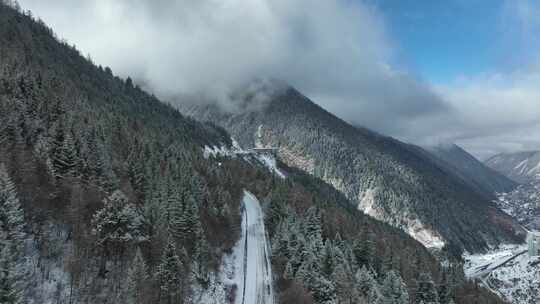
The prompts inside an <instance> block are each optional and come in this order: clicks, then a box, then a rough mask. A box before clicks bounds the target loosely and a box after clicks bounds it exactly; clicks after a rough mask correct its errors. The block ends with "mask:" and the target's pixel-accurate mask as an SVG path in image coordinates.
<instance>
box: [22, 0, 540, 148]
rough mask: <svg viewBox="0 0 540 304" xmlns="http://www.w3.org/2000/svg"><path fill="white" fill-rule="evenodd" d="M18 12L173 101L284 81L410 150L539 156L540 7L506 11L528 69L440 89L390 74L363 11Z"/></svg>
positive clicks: (504, 40) (356, 6) (307, 7)
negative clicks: (447, 144)
mask: <svg viewBox="0 0 540 304" xmlns="http://www.w3.org/2000/svg"><path fill="white" fill-rule="evenodd" d="M20 2H21V5H22V6H23V7H24V8H26V9H31V10H32V11H33V12H34V14H35V15H37V16H40V17H42V18H43V19H44V21H45V22H46V23H48V24H49V25H51V26H52V28H53V29H54V30H55V31H56V32H57V33H58V35H59V36H61V37H65V38H67V39H68V40H69V41H70V42H72V43H75V44H76V45H77V46H78V48H79V49H81V50H82V52H83V53H90V54H91V56H92V58H93V59H94V61H95V62H97V63H98V64H102V65H107V66H110V67H111V68H112V69H113V71H114V72H115V73H119V74H120V75H123V76H127V75H130V76H132V77H133V78H135V79H136V80H139V81H141V82H144V83H145V84H147V85H148V86H149V87H150V89H151V90H152V91H154V92H155V93H156V94H158V95H160V96H162V97H165V98H170V99H171V98H173V97H178V96H192V95H193V94H201V93H204V94H205V95H207V96H210V97H217V98H219V99H222V100H226V99H227V98H226V96H228V95H229V94H230V92H231V89H232V88H235V87H237V86H239V85H244V84H245V83H246V82H249V81H251V80H253V79H254V78H258V77H269V78H277V79H281V80H283V81H285V82H287V83H290V84H292V85H294V86H295V87H296V88H298V89H299V90H300V91H301V92H303V93H305V94H306V95H307V96H309V97H311V98H312V99H313V100H314V101H316V102H317V103H319V104H320V105H322V106H323V107H325V108H326V109H328V110H329V111H331V112H333V113H335V114H337V115H338V116H340V117H342V118H344V119H345V120H348V121H349V122H352V123H354V124H357V125H362V126H367V127H370V128H372V129H375V130H376V131H379V132H382V133H385V134H388V135H392V136H396V137H398V138H400V139H403V140H408V141H412V142H415V143H420V144H426V143H433V142H437V141H456V142H457V143H459V144H462V145H464V146H465V148H469V150H471V151H472V152H474V153H475V154H476V155H479V156H486V155H488V154H492V153H494V152H498V151H509V150H519V149H529V148H540V145H539V144H538V143H539V142H540V141H539V140H538V139H537V138H536V135H535V134H540V127H539V125H540V119H539V118H540V107H539V106H538V103H539V102H540V98H539V97H540V89H538V88H537V87H540V86H538V83H540V82H539V80H540V65H531V64H530V61H531V59H532V58H535V57H536V56H537V55H538V54H537V52H538V50H539V49H540V38H539V37H540V35H539V33H540V30H539V29H540V21H539V20H540V9H539V7H540V6H538V5H536V4H534V3H533V2H531V1H526V0H520V1H507V2H506V4H505V5H504V10H503V14H502V18H501V29H502V30H501V44H503V45H506V46H516V50H515V51H514V50H512V49H510V50H509V52H508V53H509V54H514V55H513V57H515V58H517V60H510V61H512V62H514V63H519V64H522V65H523V64H526V65H525V66H527V68H520V69H518V70H514V71H513V72H506V71H503V70H501V72H498V73H491V74H487V75H483V76H474V75H473V76H471V75H469V76H464V77H463V79H462V80H460V81H456V82H455V83H453V84H451V85H447V86H445V87H436V88H434V87H432V86H431V85H430V84H428V83H424V82H422V81H420V80H418V79H416V78H415V77H414V75H412V74H411V73H408V72H407V71H403V70H400V68H399V67H395V66H393V65H392V62H393V56H394V54H393V51H394V46H393V45H392V39H391V38H390V37H388V35H387V33H386V31H385V24H384V22H383V20H382V18H381V16H380V14H379V13H378V12H377V10H376V9H375V8H374V7H372V6H369V5H366V4H364V3H363V2H361V1H350V0H335V1H311V0H295V1H292V0H250V1H245V0H199V1H191V0H157V1H144V0H115V1H109V0H79V1H71V0H49V1H42V0H21V1H20ZM441 34H444V33H441ZM518 46H519V47H518ZM524 46H530V48H527V47H524ZM522 50H526V51H522ZM509 57H510V56H509ZM494 70H496V69H494ZM177 99H180V100H181V99H182V98H177Z"/></svg>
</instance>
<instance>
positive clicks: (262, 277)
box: [235, 191, 274, 304]
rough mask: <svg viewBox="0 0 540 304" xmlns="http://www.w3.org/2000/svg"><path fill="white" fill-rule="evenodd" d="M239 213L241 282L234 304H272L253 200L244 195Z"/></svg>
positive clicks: (260, 223)
mask: <svg viewBox="0 0 540 304" xmlns="http://www.w3.org/2000/svg"><path fill="white" fill-rule="evenodd" d="M243 207H244V208H243V213H242V241H241V242H242V243H241V244H243V247H244V248H243V250H242V252H243V255H242V256H240V257H239V258H243V263H242V264H243V269H239V270H238V271H240V272H242V273H241V278H242V281H243V282H240V284H238V285H239V286H238V290H237V295H236V301H235V303H236V304H274V290H273V288H272V268H271V263H270V251H269V249H268V242H267V241H266V231H265V229H264V220H263V219H264V218H263V212H262V209H261V205H260V203H259V201H258V200H257V198H256V197H255V196H254V195H253V194H251V193H250V192H248V191H244V198H243Z"/></svg>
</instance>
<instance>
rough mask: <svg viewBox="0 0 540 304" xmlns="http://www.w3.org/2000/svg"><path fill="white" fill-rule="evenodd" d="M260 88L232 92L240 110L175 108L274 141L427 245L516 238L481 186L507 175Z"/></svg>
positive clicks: (248, 138) (244, 141)
mask: <svg viewBox="0 0 540 304" xmlns="http://www.w3.org/2000/svg"><path fill="white" fill-rule="evenodd" d="M260 91H262V92H265V94H264V98H261V96H260V95H261V94H258V92H253V91H250V92H248V93H245V94H239V96H240V97H238V96H237V97H238V98H237V99H238V100H239V101H238V104H237V107H236V108H237V109H241V110H237V111H235V112H227V111H224V110H222V109H221V108H220V107H218V106H216V105H207V106H201V105H196V106H183V107H182V111H183V112H185V113H186V114H188V115H191V116H193V117H194V118H196V119H199V120H202V121H211V122H213V123H215V124H217V125H220V126H222V127H224V128H225V129H226V130H228V131H229V132H230V133H231V135H232V136H233V137H234V138H235V139H236V140H238V142H239V143H240V144H241V145H243V146H244V147H275V148H277V149H278V154H279V157H280V158H281V159H282V160H283V161H284V162H285V163H286V164H287V165H289V166H291V167H296V168H299V169H302V170H304V171H306V172H309V173H311V174H313V175H315V176H317V177H320V178H322V179H323V180H325V181H326V182H328V183H330V184H332V185H333V186H334V187H335V188H336V189H338V190H339V191H341V192H342V193H344V194H345V195H346V196H347V197H348V198H349V199H350V200H351V202H353V203H354V204H356V206H357V208H358V209H360V210H362V211H363V212H364V213H366V214H369V215H371V216H373V217H375V218H377V219H379V220H382V221H384V222H387V223H389V224H391V225H393V226H396V227H399V228H401V229H403V230H405V231H406V232H408V233H409V234H410V235H411V236H413V237H414V238H416V239H417V240H419V241H420V242H422V243H423V244H424V245H426V246H428V247H441V246H442V245H443V244H446V243H451V244H454V245H457V246H459V247H461V248H464V249H467V250H468V251H477V250H483V249H485V248H487V247H488V246H489V245H495V244H499V243H501V242H512V241H515V240H517V239H518V238H519V237H518V235H519V234H520V233H521V232H522V230H521V228H520V227H519V226H518V225H516V222H515V221H514V220H513V219H512V218H511V217H509V216H508V215H506V214H505V213H503V212H501V211H500V210H499V209H498V208H496V206H495V205H494V204H493V203H492V202H490V199H487V198H486V195H484V194H481V192H482V193H485V192H487V191H490V190H488V189H497V190H498V189H506V188H511V187H512V186H513V185H514V183H511V182H509V181H508V180H506V179H504V178H502V177H501V176H499V175H497V177H496V178H495V179H494V180H492V177H493V176H494V174H491V173H486V172H489V170H487V169H486V168H483V169H482V171H483V172H482V173H480V174H479V175H478V176H475V177H474V178H469V177H464V175H463V174H461V173H460V172H461V171H460V170H458V169H457V168H454V167H462V164H466V163H475V162H474V161H473V160H470V159H469V160H468V161H467V160H465V159H467V158H468V157H467V156H466V155H464V154H463V153H464V151H463V152H462V151H459V153H455V155H457V156H455V155H454V152H455V151H450V152H448V153H442V152H441V153H438V155H439V157H440V159H439V158H438V157H437V160H434V158H435V157H436V156H433V155H431V154H429V153H428V152H426V151H425V150H423V149H422V148H420V147H417V146H413V145H409V144H405V143H402V142H400V141H398V140H395V139H393V138H390V137H386V136H383V135H380V134H377V133H376V132H373V131H371V130H368V129H365V128H357V127H354V126H351V125H350V124H348V123H346V122H344V121H343V120H341V119H339V118H337V117H336V116H334V115H332V114H331V113H329V112H327V111H326V110H324V109H322V108H321V107H319V106H318V105H317V104H315V103H313V102H312V101H311V100H309V99H308V98H306V97H305V96H303V95H302V94H301V93H300V92H298V91H297V90H295V89H294V88H291V87H285V88H280V89H278V90H272V88H269V87H268V85H267V86H262V88H261V90H260ZM268 92H270V93H268ZM452 164H454V165H453V166H452ZM463 166H465V167H466V165H463ZM475 166H476V167H479V166H480V165H479V164H477V163H475ZM480 167H481V166H480ZM450 168H452V169H450ZM471 170H474V169H471ZM486 175H487V176H486ZM495 180H496V181H495ZM479 190H481V191H479Z"/></svg>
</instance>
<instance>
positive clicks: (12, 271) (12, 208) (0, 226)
mask: <svg viewBox="0 0 540 304" xmlns="http://www.w3.org/2000/svg"><path fill="white" fill-rule="evenodd" d="M25 238H26V234H25V232H24V214H23V211H22V209H21V207H20V204H19V199H18V198H17V192H16V190H15V185H14V184H13V182H12V181H11V179H10V177H9V175H8V172H7V169H6V167H5V166H4V165H3V164H0V303H7V304H11V303H19V301H20V293H21V283H22V273H21V271H20V266H21V257H22V255H23V250H24V248H23V245H24V239H25Z"/></svg>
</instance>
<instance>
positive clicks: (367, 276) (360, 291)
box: [355, 265, 379, 303]
mask: <svg viewBox="0 0 540 304" xmlns="http://www.w3.org/2000/svg"><path fill="white" fill-rule="evenodd" d="M355 279H356V286H355V290H356V294H357V298H358V299H364V300H365V301H367V303H376V301H378V300H379V290H378V284H377V281H376V280H375V278H374V275H373V273H372V272H371V271H369V270H368V269H367V268H366V266H365V265H364V266H362V268H360V269H359V270H358V271H357V272H356V274H355Z"/></svg>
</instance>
